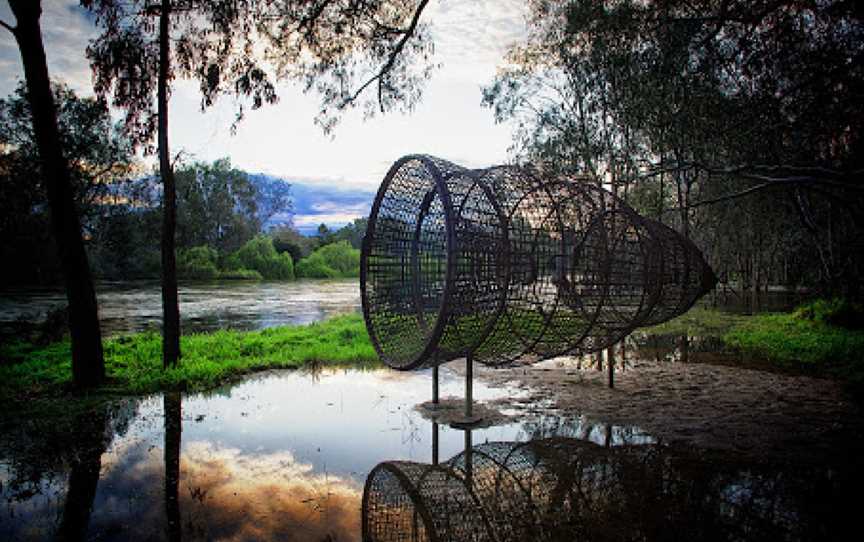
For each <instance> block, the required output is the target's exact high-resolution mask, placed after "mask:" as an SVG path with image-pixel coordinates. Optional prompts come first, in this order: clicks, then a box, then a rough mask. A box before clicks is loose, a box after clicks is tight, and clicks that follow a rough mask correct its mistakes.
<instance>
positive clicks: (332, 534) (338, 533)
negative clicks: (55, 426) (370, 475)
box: [91, 442, 362, 542]
mask: <svg viewBox="0 0 864 542" xmlns="http://www.w3.org/2000/svg"><path fill="white" fill-rule="evenodd" d="M131 457H132V458H133V459H132V460H131V461H122V462H120V463H117V464H113V465H108V466H106V467H103V470H105V471H106V472H105V473H104V474H103V481H102V482H100V486H101V487H107V488H114V489H115V490H118V491H119V493H118V495H117V496H116V497H115V498H111V497H107V501H105V502H102V503H97V506H96V507H94V517H93V518H91V526H92V527H91V529H92V531H96V532H98V531H99V530H101V529H104V528H106V527H109V526H110V525H112V524H113V525H123V526H124V528H125V529H128V530H125V531H124V532H123V533H122V534H123V536H122V538H124V539H129V540H150V539H152V538H153V535H154V534H158V533H159V532H160V530H161V529H162V528H163V527H162V526H163V525H164V521H165V516H164V504H163V500H162V499H163V497H162V494H161V489H162V487H163V480H164V468H165V467H164V463H163V461H162V460H163V457H162V451H161V450H158V449H157V450H153V453H141V454H137V455H136V454H132V455H131ZM141 487H152V488H157V489H156V491H153V492H150V493H148V494H144V495H141V494H138V495H137V496H136V498H135V499H134V500H132V501H129V502H126V501H125V500H124V498H128V497H129V496H130V495H133V493H132V492H129V491H131V490H132V488H141ZM361 494H362V488H361V487H360V486H359V484H358V483H357V482H355V481H353V480H350V479H344V478H341V477H339V476H333V475H328V474H324V473H317V472H315V471H314V469H313V467H312V465H309V464H306V463H301V462H298V461H297V460H296V459H295V458H294V456H293V455H292V454H291V453H290V452H287V451H285V452H277V453H270V454H260V453H259V454H256V453H244V452H241V451H240V450H238V449H235V448H222V447H219V446H217V445H214V444H212V443H209V442H190V443H188V444H186V445H185V446H184V447H183V453H182V456H181V462H180V482H179V496H180V502H179V509H180V518H181V524H182V529H183V533H182V534H183V538H184V539H189V540H191V539H195V540H198V539H206V540H226V541H228V540H260V541H268V540H292V541H297V542H320V541H321V540H339V541H351V540H359V539H360V504H361V503H360V501H361ZM133 504H134V506H133ZM106 506H107V507H108V508H109V510H105V507H106ZM103 511H104V512H105V516H102V515H101V513H102V512H103ZM124 512H125V513H127V514H129V517H126V518H124V517H122V515H123V513H124ZM103 522H108V523H109V525H106V524H105V523H103Z"/></svg>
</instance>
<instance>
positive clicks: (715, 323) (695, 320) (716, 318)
mask: <svg viewBox="0 0 864 542" xmlns="http://www.w3.org/2000/svg"><path fill="white" fill-rule="evenodd" d="M748 318H750V317H749V316H741V315H738V314H730V313H726V312H721V311H718V310H713V309H708V308H705V307H693V308H692V309H690V310H689V311H687V312H686V313H684V314H682V315H681V316H679V317H678V318H674V319H672V320H669V321H668V322H664V323H662V324H659V325H656V326H652V327H648V328H644V329H641V330H640V331H642V332H643V333H647V334H648V335H693V336H698V337H717V338H722V337H723V335H725V334H726V333H727V332H728V331H729V330H731V329H733V328H734V327H736V326H738V325H741V324H742V323H744V322H746V321H747V320H748Z"/></svg>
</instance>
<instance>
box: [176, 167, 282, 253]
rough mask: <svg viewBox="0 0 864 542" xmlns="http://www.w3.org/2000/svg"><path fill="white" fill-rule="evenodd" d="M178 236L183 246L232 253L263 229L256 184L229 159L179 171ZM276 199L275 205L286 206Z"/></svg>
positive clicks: (177, 174)
mask: <svg viewBox="0 0 864 542" xmlns="http://www.w3.org/2000/svg"><path fill="white" fill-rule="evenodd" d="M176 180H177V196H178V202H177V238H178V244H179V245H180V246H181V247H185V248H189V247H193V246H199V245H208V246H210V247H213V248H215V249H216V250H218V251H219V252H221V253H222V254H226V253H229V252H233V251H235V250H237V249H238V248H240V247H241V246H242V245H243V244H244V243H245V242H246V241H248V240H249V239H252V238H253V237H254V236H255V235H256V234H257V233H258V232H259V231H260V230H261V223H260V222H259V215H258V202H259V201H260V200H261V199H263V198H260V197H259V194H258V188H257V185H254V184H252V183H250V182H249V178H248V176H247V175H246V173H245V172H243V171H240V170H238V169H234V168H232V167H231V162H230V161H229V160H228V159H227V158H226V159H222V160H217V161H215V162H213V164H204V163H194V164H190V165H188V166H184V167H182V168H181V169H179V170H178V171H177V172H176ZM283 204H284V202H283V203H280V202H275V203H274V204H273V205H274V206H280V205H283Z"/></svg>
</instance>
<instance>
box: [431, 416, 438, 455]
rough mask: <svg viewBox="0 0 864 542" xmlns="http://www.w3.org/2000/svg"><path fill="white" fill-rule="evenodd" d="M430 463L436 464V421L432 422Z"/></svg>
mask: <svg viewBox="0 0 864 542" xmlns="http://www.w3.org/2000/svg"><path fill="white" fill-rule="evenodd" d="M432 464H433V465H437V464H438V422H432Z"/></svg>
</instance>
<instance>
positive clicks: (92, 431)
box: [55, 409, 108, 542]
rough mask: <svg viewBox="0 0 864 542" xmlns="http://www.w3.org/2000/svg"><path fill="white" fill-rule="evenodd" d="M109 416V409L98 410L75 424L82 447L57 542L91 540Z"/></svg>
mask: <svg viewBox="0 0 864 542" xmlns="http://www.w3.org/2000/svg"><path fill="white" fill-rule="evenodd" d="M107 425H108V415H107V412H106V411H105V409H97V410H96V411H95V412H92V413H89V414H87V415H86V416H85V417H84V418H83V419H78V420H76V421H75V426H74V427H75V434H76V435H77V438H78V442H76V443H74V446H76V447H80V448H78V449H77V450H76V451H77V453H76V454H75V458H74V459H73V461H72V465H71V471H70V473H69V486H68V488H67V489H66V500H65V501H64V505H63V517H62V519H61V520H60V526H59V527H58V528H57V535H56V537H55V540H57V541H62V542H66V541H70V542H71V541H77V540H87V527H88V525H89V524H90V515H91V513H92V512H93V502H94V500H95V499H96V489H97V488H98V486H99V474H100V473H101V471H102V454H103V453H105V448H106V447H107V443H106V441H105V432H106V426H107Z"/></svg>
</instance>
